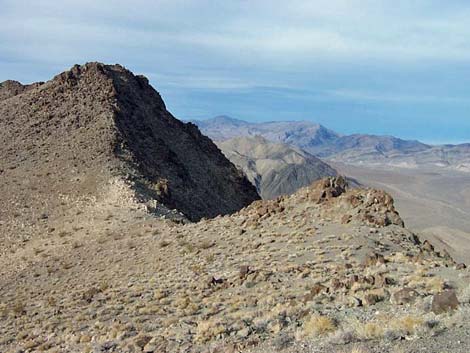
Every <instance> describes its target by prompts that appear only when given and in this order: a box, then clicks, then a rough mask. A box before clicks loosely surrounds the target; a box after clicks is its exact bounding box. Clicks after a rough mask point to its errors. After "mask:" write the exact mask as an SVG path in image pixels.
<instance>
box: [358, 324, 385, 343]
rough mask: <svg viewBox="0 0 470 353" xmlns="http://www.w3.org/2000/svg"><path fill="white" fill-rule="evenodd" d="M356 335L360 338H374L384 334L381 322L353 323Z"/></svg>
mask: <svg viewBox="0 0 470 353" xmlns="http://www.w3.org/2000/svg"><path fill="white" fill-rule="evenodd" d="M355 331H356V335H357V337H358V338H359V339H361V340H374V339H379V338H382V337H383V336H384V332H385V330H384V325H383V323H377V322H367V323H361V322H358V323H357V324H356V325H355Z"/></svg>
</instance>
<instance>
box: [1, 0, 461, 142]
mask: <svg viewBox="0 0 470 353" xmlns="http://www.w3.org/2000/svg"><path fill="white" fill-rule="evenodd" d="M469 17H470V4H469V3H467V2H464V1H448V2H445V4H443V3H442V2H438V1H424V0H419V1H414V2H412V3H410V2H409V1H393V2H392V1H343V0H334V1H323V0H321V1H316V2H310V1H305V0H304V1H302V0H295V1H292V2H291V3H290V4H289V6H287V5H286V4H285V3H284V2H280V1H277V0H276V1H264V0H263V1H257V2H255V3H253V2H248V1H226V2H223V3H214V2H213V1H209V0H201V1H181V0H175V1H167V0H160V1H145V0H137V1H135V2H133V3H128V2H125V1H122V0H113V1H109V2H107V3H106V4H104V3H99V2H96V1H91V0H83V1H80V2H77V1H72V0H65V1H61V2H60V3H58V2H56V1H52V0H45V1H41V2H40V3H30V2H28V1H25V0H15V1H13V0H3V1H2V12H1V13H0V20H1V21H2V26H3V29H4V30H3V31H1V33H0V48H1V51H0V81H3V80H6V79H15V80H19V81H21V82H34V81H44V80H48V79H50V78H51V77H52V76H53V75H55V74H57V73H59V72H62V71H64V70H66V69H68V68H70V67H71V66H72V65H74V64H76V63H78V64H82V63H85V62H87V61H101V62H105V63H120V64H122V65H124V66H126V67H127V68H129V69H130V70H132V71H133V72H134V73H136V74H144V75H146V76H147V77H148V78H149V80H150V82H151V83H152V85H153V86H154V87H155V88H156V89H157V90H158V91H159V92H160V93H161V94H162V96H163V98H164V100H165V102H166V105H167V107H168V109H169V110H170V111H171V112H172V113H173V114H174V115H175V116H176V117H178V118H180V119H184V120H190V119H204V118H211V117H213V116H216V115H221V114H225V115H229V116H233V117H239V118H241V119H244V120H248V121H266V120H311V121H314V122H318V123H320V124H322V125H325V126H326V127H328V128H330V129H332V130H335V131H338V132H340V133H344V134H350V133H368V134H380V135H384V134H385V135H393V136H397V137H400V138H404V139H418V140H420V141H423V142H427V143H431V142H432V143H461V142H470V117H469V112H470V96H469V94H468V87H470V27H469V26H468V24H467V23H468V18H469Z"/></svg>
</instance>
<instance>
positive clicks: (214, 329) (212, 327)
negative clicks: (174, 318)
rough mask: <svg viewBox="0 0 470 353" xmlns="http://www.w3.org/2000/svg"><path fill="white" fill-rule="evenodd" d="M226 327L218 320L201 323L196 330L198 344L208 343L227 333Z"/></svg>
mask: <svg viewBox="0 0 470 353" xmlns="http://www.w3.org/2000/svg"><path fill="white" fill-rule="evenodd" d="M225 331H226V328H225V325H224V324H223V323H222V322H221V321H219V320H216V319H209V320H205V321H200V322H199V323H198V325H197V329H196V336H195V340H196V342H201V343H204V342H207V341H210V340H212V339H214V338H216V337H217V336H219V335H222V334H223V333H225Z"/></svg>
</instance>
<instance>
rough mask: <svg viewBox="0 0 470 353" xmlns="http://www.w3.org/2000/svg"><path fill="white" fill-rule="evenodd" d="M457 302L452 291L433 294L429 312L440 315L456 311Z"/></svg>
mask: <svg viewBox="0 0 470 353" xmlns="http://www.w3.org/2000/svg"><path fill="white" fill-rule="evenodd" d="M459 304H460V303H459V300H458V299H457V296H456V295H455V292H454V291H452V290H447V291H444V292H442V293H438V294H435V295H434V296H433V298H432V304H431V310H432V312H433V313H434V314H442V313H444V312H446V311H451V310H455V309H457V307H458V306H459Z"/></svg>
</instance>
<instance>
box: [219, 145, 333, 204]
mask: <svg viewBox="0 0 470 353" xmlns="http://www.w3.org/2000/svg"><path fill="white" fill-rule="evenodd" d="M217 146H218V147H219V148H220V149H221V150H222V152H223V153H224V154H225V156H226V157H227V158H228V159H229V160H230V161H231V162H232V163H234V164H235V165H237V166H238V167H239V168H241V169H242V170H243V171H244V173H245V174H246V175H247V177H248V179H249V180H250V182H251V183H252V184H253V185H255V186H256V188H257V190H258V193H259V194H260V195H261V197H262V198H263V199H274V198H276V197H277V196H280V195H285V194H288V195H289V194H293V193H294V192H295V191H297V190H298V189H300V188H301V187H304V186H308V185H310V184H312V182H314V181H316V180H318V179H321V178H324V177H327V176H336V175H337V174H338V173H337V171H336V170H335V169H333V168H332V167H330V166H329V165H328V164H326V163H324V162H322V161H321V160H320V159H318V158H316V157H315V156H313V155H311V154H310V153H308V152H305V151H303V150H301V149H299V148H297V147H293V146H290V145H287V144H284V143H275V142H270V141H268V140H267V139H265V138H264V137H261V136H255V137H250V136H243V137H235V138H232V139H228V140H225V141H219V142H217Z"/></svg>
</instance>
